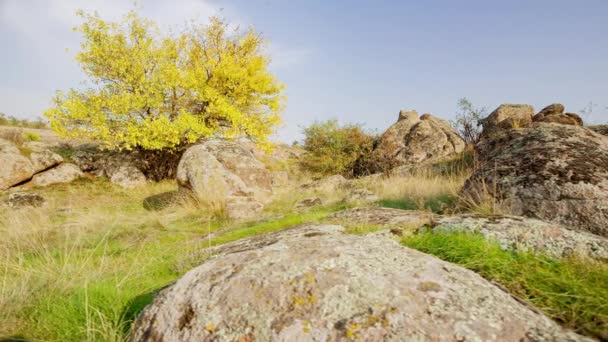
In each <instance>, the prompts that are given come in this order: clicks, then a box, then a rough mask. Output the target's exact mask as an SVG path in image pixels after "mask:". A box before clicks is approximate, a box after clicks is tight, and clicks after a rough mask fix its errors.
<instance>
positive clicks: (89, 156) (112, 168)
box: [71, 146, 147, 189]
mask: <svg viewBox="0 0 608 342" xmlns="http://www.w3.org/2000/svg"><path fill="white" fill-rule="evenodd" d="M138 158H141V156H139V155H138V154H137V153H135V152H133V153H129V152H109V151H101V150H98V149H97V148H95V147H93V146H84V147H83V148H82V149H81V150H79V151H77V152H76V153H74V155H73V156H72V158H71V159H72V160H73V161H74V163H75V164H76V165H78V167H79V168H80V170H82V171H83V172H88V173H92V174H94V175H95V176H98V177H107V178H108V179H109V180H110V182H112V183H114V184H116V185H119V186H121V187H123V188H125V189H133V188H136V187H139V186H142V185H145V184H146V183H147V177H146V176H145V174H144V173H143V172H142V171H141V169H140V168H138V167H137V164H138Z"/></svg>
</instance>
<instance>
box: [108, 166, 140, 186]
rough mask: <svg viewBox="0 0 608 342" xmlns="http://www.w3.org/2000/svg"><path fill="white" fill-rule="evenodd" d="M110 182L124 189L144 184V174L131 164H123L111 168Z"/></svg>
mask: <svg viewBox="0 0 608 342" xmlns="http://www.w3.org/2000/svg"><path fill="white" fill-rule="evenodd" d="M110 182H112V183H114V184H117V185H119V186H121V187H123V188H125V189H133V188H136V187H140V186H143V185H146V183H147V179H146V176H144V174H143V173H142V172H141V171H140V170H139V169H138V168H136V167H135V166H134V165H133V164H124V165H121V166H119V167H117V168H115V169H113V170H112V172H111V176H110Z"/></svg>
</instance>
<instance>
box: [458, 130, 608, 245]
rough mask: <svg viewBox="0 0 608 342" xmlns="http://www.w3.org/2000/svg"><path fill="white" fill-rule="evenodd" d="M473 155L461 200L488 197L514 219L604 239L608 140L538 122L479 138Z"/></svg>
mask: <svg viewBox="0 0 608 342" xmlns="http://www.w3.org/2000/svg"><path fill="white" fill-rule="evenodd" d="M476 156H477V163H476V164H477V168H476V170H475V172H474V173H473V175H472V176H471V177H470V178H469V180H468V181H467V182H466V184H465V187H464V190H463V196H465V197H468V198H470V199H472V200H476V201H480V200H481V199H482V197H483V196H484V195H485V194H488V195H490V196H493V197H494V198H497V199H499V200H500V201H501V202H502V204H503V206H505V207H506V208H508V210H509V211H510V212H511V213H513V214H515V215H519V216H528V217H533V218H539V219H542V220H545V221H551V222H555V223H559V224H562V225H564V226H565V227H568V228H569V229H575V230H583V231H589V232H591V233H594V234H598V235H603V236H608V137H606V136H603V135H600V134H598V133H596V132H594V131H592V130H590V129H588V128H585V127H581V126H572V125H561V124H555V123H540V122H539V123H533V124H532V125H530V126H529V127H525V128H512V129H508V130H503V131H501V132H499V133H497V134H496V135H494V136H493V137H492V138H487V139H482V140H481V141H480V142H479V143H478V144H477V146H476Z"/></svg>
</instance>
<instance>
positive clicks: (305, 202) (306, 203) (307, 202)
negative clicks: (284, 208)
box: [294, 197, 323, 209]
mask: <svg viewBox="0 0 608 342" xmlns="http://www.w3.org/2000/svg"><path fill="white" fill-rule="evenodd" d="M321 204H323V201H322V200H321V199H320V198H319V197H310V198H303V199H301V200H299V201H297V202H296V204H295V205H294V207H295V208H296V209H308V208H312V207H316V206H318V205H321Z"/></svg>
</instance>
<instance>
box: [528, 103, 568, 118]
mask: <svg viewBox="0 0 608 342" xmlns="http://www.w3.org/2000/svg"><path fill="white" fill-rule="evenodd" d="M564 110H565V107H564V105H563V104H561V103H553V104H550V105H548V106H547V107H545V108H543V109H541V110H540V112H538V114H536V115H535V116H550V115H561V114H564Z"/></svg>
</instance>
